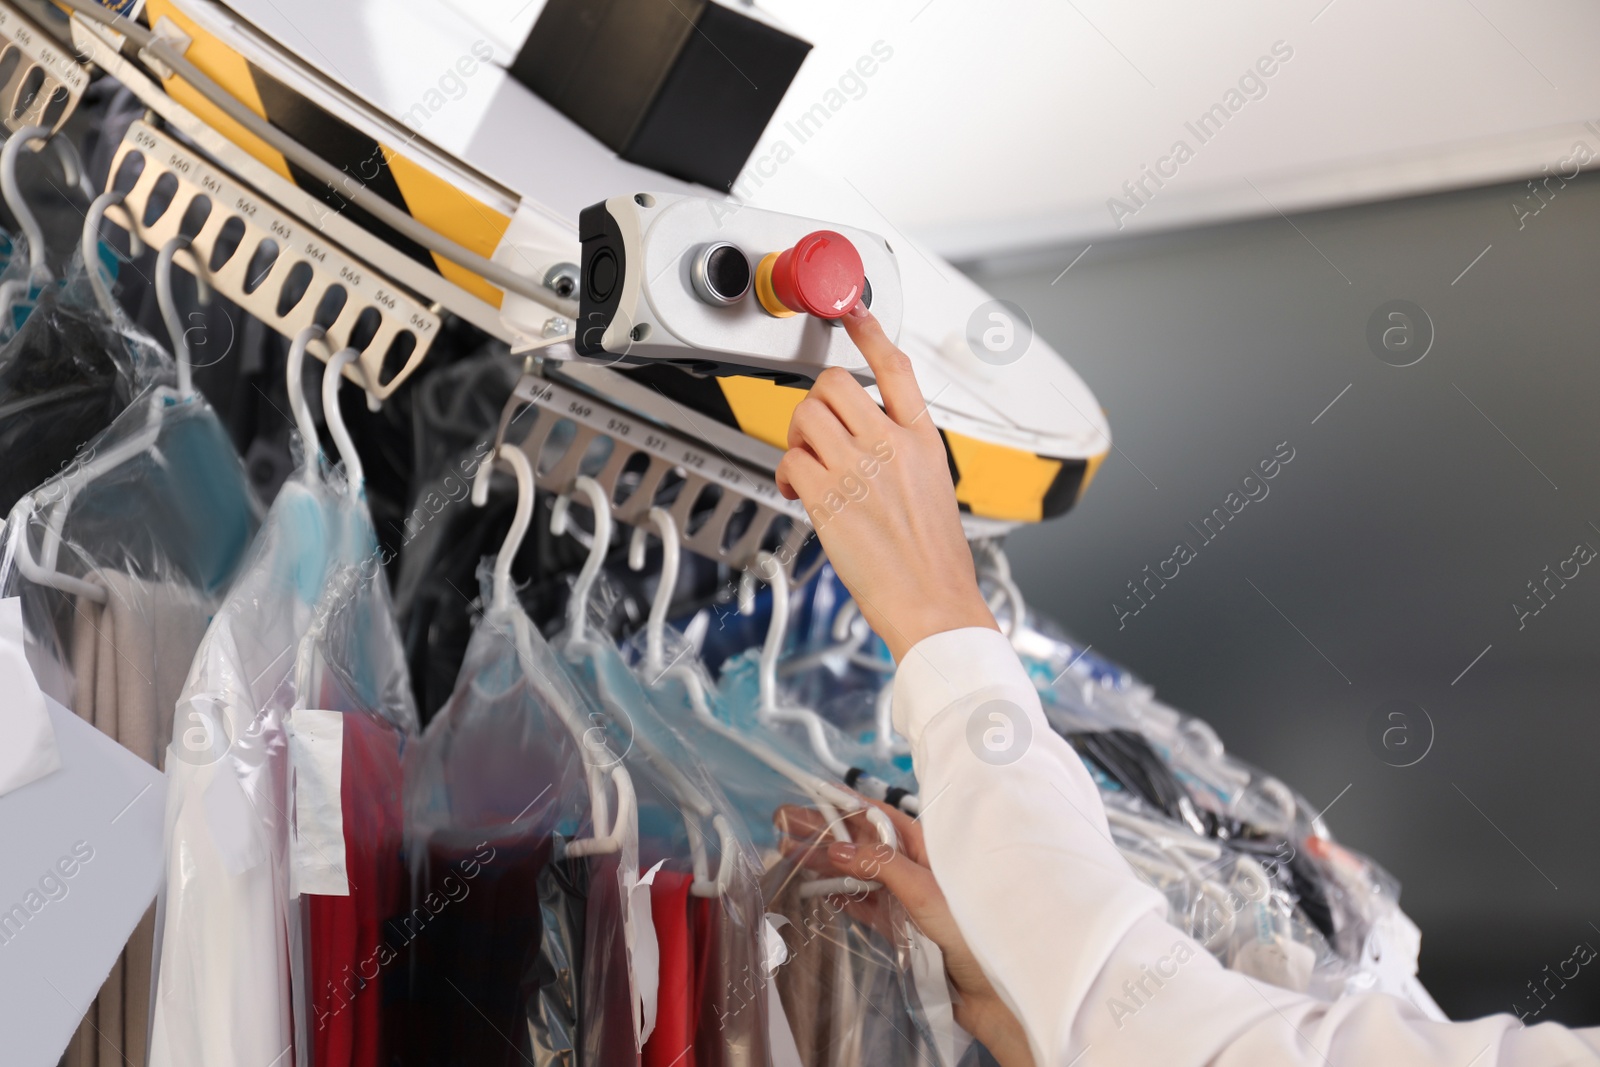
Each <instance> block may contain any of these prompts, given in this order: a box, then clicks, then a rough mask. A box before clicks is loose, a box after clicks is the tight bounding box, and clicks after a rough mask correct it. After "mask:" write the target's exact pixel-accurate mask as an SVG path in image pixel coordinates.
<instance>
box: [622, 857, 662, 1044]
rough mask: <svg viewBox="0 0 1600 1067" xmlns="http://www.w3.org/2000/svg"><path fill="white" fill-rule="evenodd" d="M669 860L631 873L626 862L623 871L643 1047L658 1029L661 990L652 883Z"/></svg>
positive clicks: (638, 1029) (637, 1027)
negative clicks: (640, 871) (651, 892)
mask: <svg viewBox="0 0 1600 1067" xmlns="http://www.w3.org/2000/svg"><path fill="white" fill-rule="evenodd" d="M666 862H667V861H666V860H660V861H659V862H657V863H656V865H655V866H654V867H651V868H650V869H649V870H648V871H645V872H644V874H642V875H630V874H629V872H628V868H627V866H626V865H624V866H623V867H622V868H621V870H620V872H619V875H620V877H621V878H622V891H623V894H624V899H625V900H626V901H627V902H628V905H627V906H628V923H627V929H628V931H629V932H630V934H631V938H630V941H629V946H628V963H629V965H630V966H631V967H632V968H633V995H634V1000H635V1010H636V1011H637V1015H636V1016H635V1019H634V1022H635V1030H634V1033H635V1036H637V1037H638V1039H639V1047H640V1048H641V1049H642V1048H644V1043H645V1042H646V1041H648V1040H650V1035H651V1034H652V1033H654V1032H655V1028H656V1006H657V1004H658V1003H659V1000H660V991H661V946H660V944H659V943H658V942H657V941H656V923H655V912H654V910H653V909H652V907H651V905H650V886H651V885H652V884H653V883H654V882H655V880H656V872H657V871H659V870H661V866H662V864H664V863H666ZM630 882H632V884H631V885H630V884H629V883H630Z"/></svg>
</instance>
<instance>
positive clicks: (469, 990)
mask: <svg viewBox="0 0 1600 1067" xmlns="http://www.w3.org/2000/svg"><path fill="white" fill-rule="evenodd" d="M486 599H488V598H487V597H486ZM590 713H591V709H589V708H588V706H587V705H586V704H585V702H584V701H583V699H582V697H581V695H580V694H579V693H578V691H577V689H576V688H575V687H574V686H573V684H572V683H571V681H570V680H569V679H568V678H567V677H566V676H565V674H564V673H563V670H562V667H561V664H560V662H559V660H558V659H557V658H556V656H555V654H554V652H553V651H552V650H551V649H550V648H549V646H548V645H546V644H545V642H544V641H543V639H542V638H541V637H540V636H539V634H538V631H537V630H536V629H535V628H534V627H533V625H532V622H531V621H530V620H529V619H528V617H527V616H526V615H525V614H523V613H522V611H521V609H520V608H516V607H511V606H506V607H493V608H491V609H490V611H489V612H488V613H487V614H486V615H485V616H484V617H483V619H482V620H481V621H480V622H479V624H478V627H477V629H476V630H475V631H474V632H473V635H472V640H471V642H470V643H469V645H468V647H467V655H466V659H465V661H464V663H463V664H462V669H461V675H460V680H459V682H458V683H457V686H456V690H455V693H454V694H453V695H452V696H451V698H450V700H449V702H448V703H446V705H445V706H444V707H443V708H442V709H440V711H439V713H438V714H437V715H436V716H435V717H434V719H433V721H432V722H430V723H429V725H428V729H427V731H426V732H425V733H424V734H423V736H422V738H421V739H420V740H419V741H418V742H417V744H416V745H414V746H413V748H412V751H411V752H410V753H409V754H408V757H407V762H406V853H407V860H408V863H409V866H410V869H411V900H410V904H411V908H410V911H409V912H408V913H407V914H406V916H405V917H404V918H403V919H401V920H400V922H399V927H400V928H401V929H402V930H403V931H404V933H405V938H406V940H405V943H404V945H403V947H402V948H401V949H400V951H399V957H400V958H399V960H398V961H397V962H396V964H395V965H394V967H393V969H392V971H391V975H390V977H389V978H387V979H386V988H385V999H386V1000H387V1001H388V1002H389V1003H390V1004H391V1005H392V1010H391V1012H390V1019H391V1025H392V1027H393V1028H394V1029H395V1031H396V1033H397V1034H398V1035H399V1037H398V1039H397V1040H396V1041H395V1042H394V1045H393V1049H394V1055H395V1063H397V1064H416V1065H419V1067H434V1065H438V1064H473V1065H492V1064H505V1065H507V1067H510V1065H512V1064H520V1063H534V1064H536V1065H538V1067H546V1065H548V1064H563V1065H565V1064H570V1063H572V1062H580V1063H608V1062H610V1061H608V1060H606V1059H604V1058H601V1059H594V1058H591V1057H588V1056H585V1055H583V1053H582V1050H583V1049H584V1047H585V1044H586V1043H591V1044H592V1045H593V1046H596V1047H597V1046H598V1045H599V1043H600V1042H602V1041H605V1040H606V1039H607V1036H608V1035H610V1038H611V1039H612V1040H613V1041H615V1040H617V1036H618V1035H621V1040H623V1041H625V1043H626V1047H627V1048H629V1049H631V1048H632V1047H633V1044H634V1041H633V1025H632V1023H631V1022H630V1016H631V1014H632V1012H631V1004H630V1003H628V1000H629V999H631V993H629V992H628V991H627V988H628V987H627V981H628V971H627V961H626V957H625V956H623V957H622V958H621V967H620V969H619V968H618V966H617V962H616V961H617V959H618V956H617V952H616V949H617V938H618V936H619V935H620V933H621V928H622V915H621V911H622V907H623V902H622V900H621V899H620V897H619V894H618V891H617V889H616V888H615V887H616V886H617V884H618V878H617V868H618V864H619V857H618V856H617V855H616V854H615V853H612V854H603V855H596V856H586V857H579V856H576V855H567V852H568V849H569V844H568V843H569V842H573V841H574V839H587V838H589V837H591V836H592V835H593V834H594V832H595V824H596V822H606V821H608V820H605V819H597V818H596V817H595V813H594V812H592V811H591V796H592V794H591V792H590V786H591V783H592V781H593V780H594V779H595V777H596V776H597V775H600V776H602V777H603V775H604V771H605V770H606V767H605V766H603V764H604V763H605V762H606V761H607V760H608V759H612V758H614V757H607V756H604V755H599V754H598V753H600V752H601V750H599V749H595V750H590V749H588V748H586V747H585V746H583V745H580V743H579V741H578V738H579V737H581V736H582V735H583V729H584V728H586V727H587V725H588V723H589V722H590V721H591V720H589V719H588V718H587V715H589V714H590ZM575 716H576V717H577V718H578V720H579V723H580V724H581V725H580V726H579V727H578V728H577V729H575V728H574V717H575ZM618 799H619V800H621V799H622V798H618ZM619 807H620V805H619ZM622 818H623V813H622V812H621V811H620V810H619V812H618V819H619V821H620V820H621V819H622ZM632 862H633V863H634V865H635V868H636V866H637V860H636V859H633V860H632ZM580 916H581V919H580V918H579V917H580ZM601 960H603V961H605V962H604V963H603V964H602V965H601V966H592V965H591V964H592V963H593V962H595V961H601ZM619 976H620V978H621V981H622V996H623V998H626V999H623V1000H622V1001H621V1002H620V1003H619V998H618V995H617V994H618V991H617V989H616V985H615V983H616V980H617V978H618V977H619ZM608 982H609V983H610V984H609V985H608ZM480 1012H481V1014H480ZM508 1039H509V1043H508Z"/></svg>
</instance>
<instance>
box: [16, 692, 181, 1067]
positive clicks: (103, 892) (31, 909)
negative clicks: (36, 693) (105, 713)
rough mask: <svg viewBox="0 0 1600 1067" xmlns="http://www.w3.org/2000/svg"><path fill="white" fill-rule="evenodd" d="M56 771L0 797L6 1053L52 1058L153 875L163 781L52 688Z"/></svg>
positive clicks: (145, 901) (26, 1059) (47, 1065)
mask: <svg viewBox="0 0 1600 1067" xmlns="http://www.w3.org/2000/svg"><path fill="white" fill-rule="evenodd" d="M44 701H45V708H46V714H47V715H49V716H50V719H51V722H52V724H53V727H54V736H55V739H56V742H57V744H58V745H59V752H60V760H61V769H60V770H59V771H58V772H57V773H55V774H51V775H49V776H47V777H45V778H43V779H40V780H37V781H34V782H33V783H31V784H29V785H27V786H24V787H22V788H20V789H17V790H16V791H14V792H12V793H9V794H7V795H6V796H4V797H0V841H4V842H5V848H4V850H3V851H0V1034H5V1050H6V1051H5V1062H6V1063H8V1064H17V1065H18V1067H52V1065H53V1064H55V1063H56V1062H57V1060H58V1059H60V1057H61V1053H62V1051H63V1050H64V1049H65V1048H66V1047H67V1042H68V1041H69V1040H70V1039H71V1038H72V1034H73V1032H74V1031H75V1030H77V1028H78V1023H79V1021H80V1020H81V1019H82V1017H83V1013H84V1012H85V1011H86V1010H87V1009H88V1007H89V1005H90V1003H91V1002H93V1000H94V998H95V997H96V996H97V995H98V994H99V992H100V986H101V984H102V983H103V982H104V981H105V978H106V975H107V974H108V973H110V970H111V965H112V963H114V962H115V961H116V959H117V956H118V955H119V954H120V953H121V952H122V947H123V945H124V944H125V943H126V942H127V940H128V935H129V934H131V933H132V932H133V928H134V926H135V925H137V924H138V922H139V919H140V917H142V916H143V915H144V913H145V909H147V908H148V907H149V906H150V901H151V900H153V899H154V898H155V895H156V888H157V887H158V886H159V885H160V884H161V872H162V866H163V861H162V844H161V838H162V828H163V823H164V821H165V811H166V789H167V785H166V779H165V778H163V777H162V775H161V772H160V771H158V770H156V769H155V768H154V767H152V766H150V765H149V764H148V763H146V762H145V761H144V760H142V759H140V758H139V757H138V756H135V755H134V754H133V753H132V752H129V751H128V750H127V749H125V748H123V747H122V746H121V745H119V744H117V743H116V742H115V741H113V740H112V739H111V738H109V737H107V736H106V735H105V734H103V733H101V732H100V731H99V730H96V729H95V728H94V727H93V726H92V725H90V724H89V723H87V722H85V721H83V720H82V719H80V718H78V717H77V716H76V715H74V714H73V713H72V712H70V711H68V710H67V709H66V708H64V707H62V706H61V705H60V704H58V703H57V702H56V701H54V700H52V699H50V698H49V697H45V698H44Z"/></svg>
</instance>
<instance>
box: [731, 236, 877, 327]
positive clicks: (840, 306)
mask: <svg viewBox="0 0 1600 1067" xmlns="http://www.w3.org/2000/svg"><path fill="white" fill-rule="evenodd" d="M865 280H866V272H865V270H864V268H863V267H862V265H861V253H859V252H857V251H856V246H855V245H853V244H851V243H850V239H849V238H847V237H845V235H844V234H842V233H835V232H834V231H832V230H817V231H815V232H813V233H808V234H806V235H805V236H804V237H802V238H800V240H799V241H797V242H795V245H794V247H793V248H786V249H784V250H783V251H782V252H773V253H770V254H769V255H767V256H765V257H764V258H763V259H762V260H761V263H760V265H759V266H757V267H756V286H755V288H756V298H757V299H758V300H760V302H761V306H762V307H763V308H765V309H766V310H767V311H768V312H770V313H771V314H773V315H777V316H779V317H785V316H788V315H793V314H795V313H796V312H802V311H803V312H805V313H806V314H808V315H815V316H817V317H818V318H822V319H838V318H843V317H844V314H845V312H847V311H849V310H850V309H851V308H852V307H854V306H855V305H856V301H858V300H860V299H861V292H862V288H863V286H864V284H865Z"/></svg>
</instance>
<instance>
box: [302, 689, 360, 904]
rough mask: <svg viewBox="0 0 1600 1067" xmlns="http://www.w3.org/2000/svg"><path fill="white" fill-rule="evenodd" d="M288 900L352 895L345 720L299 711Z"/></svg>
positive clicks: (334, 715)
mask: <svg viewBox="0 0 1600 1067" xmlns="http://www.w3.org/2000/svg"><path fill="white" fill-rule="evenodd" d="M288 734H289V782H290V803H291V805H292V807H291V809H290V812H291V816H292V817H291V818H290V820H289V895H290V896H291V897H297V896H299V895H300V894H301V893H319V894H321V895H323V896H330V897H347V896H349V895H350V874H349V871H348V869H347V868H346V867H345V854H344V804H343V803H342V799H341V798H342V796H343V793H342V792H341V781H342V778H343V773H344V715H342V714H341V713H339V712H337V711H319V710H316V709H313V708H298V709H296V710H294V711H291V712H290V713H289V720H288Z"/></svg>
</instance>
